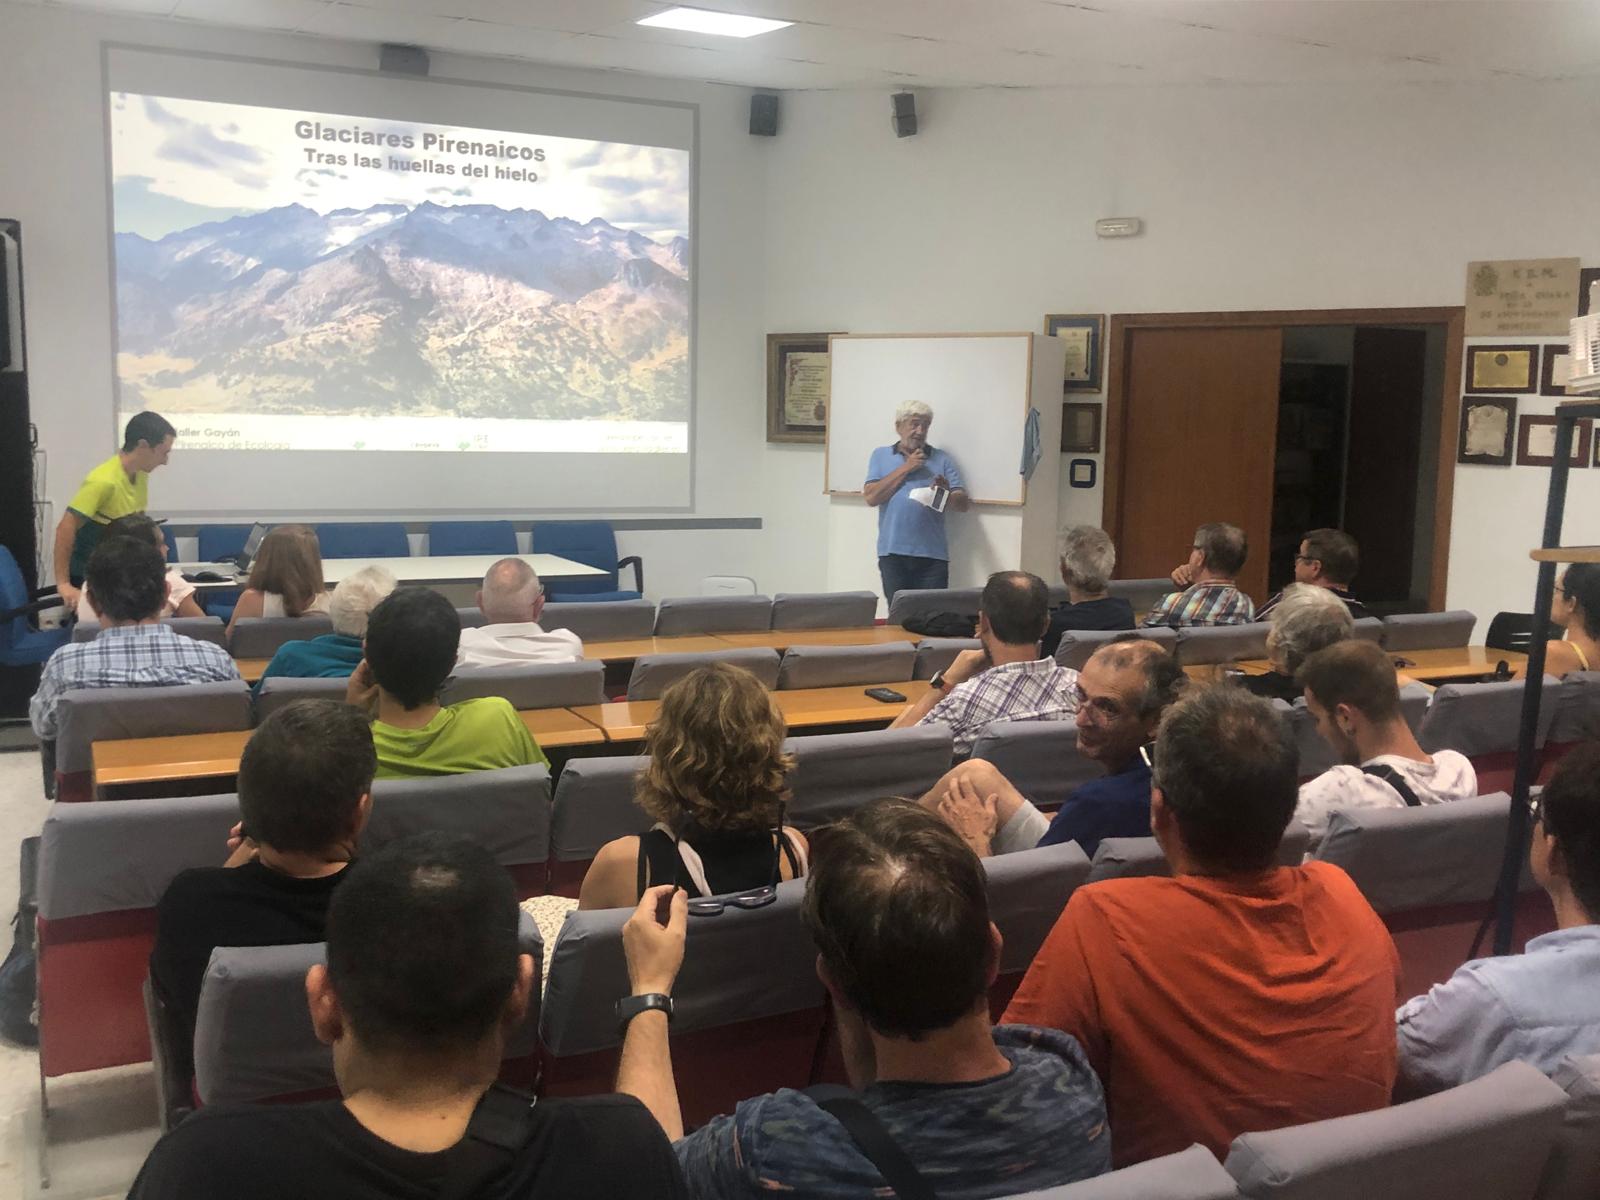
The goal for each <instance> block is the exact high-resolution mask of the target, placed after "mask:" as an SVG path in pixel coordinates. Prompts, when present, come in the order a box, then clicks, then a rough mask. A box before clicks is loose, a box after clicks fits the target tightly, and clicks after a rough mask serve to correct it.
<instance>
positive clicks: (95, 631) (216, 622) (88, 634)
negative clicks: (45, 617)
mask: <svg viewBox="0 0 1600 1200" xmlns="http://www.w3.org/2000/svg"><path fill="white" fill-rule="evenodd" d="M163 624H165V625H166V626H167V627H168V628H170V629H171V630H172V632H173V633H176V634H181V635H182V636H184V637H189V638H194V640H195V641H197V642H210V643H212V645H215V646H226V645H227V644H228V636H227V634H228V627H227V626H226V625H224V624H223V623H222V619H221V618H220V617H173V618H172V619H171V620H169V621H165V622H163ZM103 628H105V627H104V626H103V625H101V624H100V623H99V622H98V621H79V622H78V623H77V624H76V625H74V626H73V627H72V640H73V641H75V642H92V641H94V639H95V638H96V637H97V636H99V633H100V630H101V629H103Z"/></svg>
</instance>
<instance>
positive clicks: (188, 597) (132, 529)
mask: <svg viewBox="0 0 1600 1200" xmlns="http://www.w3.org/2000/svg"><path fill="white" fill-rule="evenodd" d="M103 536H104V537H108V538H111V537H131V538H142V539H144V540H145V541H147V542H149V543H150V544H151V545H152V546H154V547H155V548H156V549H157V550H159V551H161V559H162V561H163V562H165V561H166V558H167V539H166V538H164V537H163V536H162V535H161V526H159V525H157V524H156V523H155V521H153V520H152V519H151V518H149V517H147V516H145V515H144V513H130V514H129V515H128V516H126V517H118V518H117V519H116V520H115V521H112V522H111V523H110V524H109V525H107V526H106V531H105V533H104V535H103ZM88 586H89V585H88V583H87V582H86V583H85V584H84V588H85V590H84V591H83V592H81V593H80V594H79V603H78V620H79V621H80V622H81V623H83V624H84V625H98V624H99V623H100V614H99V613H98V612H97V611H95V607H94V598H93V597H92V596H90V595H89V593H88V590H87V589H88ZM161 615H162V616H163V617H203V616H205V615H206V614H205V610H204V609H202V608H201V607H200V605H199V604H198V603H196V601H195V598H194V584H192V583H190V582H189V581H188V580H187V579H185V578H184V577H183V572H182V571H180V570H178V568H177V567H168V568H167V602H166V603H165V604H164V605H162V607H161Z"/></svg>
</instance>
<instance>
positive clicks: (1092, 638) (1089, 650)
mask: <svg viewBox="0 0 1600 1200" xmlns="http://www.w3.org/2000/svg"><path fill="white" fill-rule="evenodd" d="M1130 632H1131V633H1133V634H1135V635H1136V636H1138V637H1141V638H1144V639H1145V641H1148V642H1154V643H1156V645H1158V646H1160V647H1162V648H1163V649H1164V650H1166V652H1167V653H1168V654H1172V653H1175V652H1176V651H1177V648H1178V631H1177V630H1176V629H1169V628H1167V627H1166V626H1164V625H1163V626H1157V627H1156V628H1153V629H1134V630H1127V629H1069V630H1067V631H1066V632H1065V633H1063V634H1062V635H1061V644H1060V645H1059V646H1057V647H1056V662H1058V663H1060V664H1061V665H1062V666H1063V667H1071V668H1072V669H1073V670H1074V671H1081V670H1083V664H1084V663H1086V662H1088V661H1089V659H1090V658H1092V657H1093V656H1094V652H1095V651H1096V650H1098V649H1100V647H1102V646H1106V645H1109V644H1110V643H1112V642H1114V641H1116V640H1117V639H1118V638H1125V637H1127V636H1128V634H1129V633H1130Z"/></svg>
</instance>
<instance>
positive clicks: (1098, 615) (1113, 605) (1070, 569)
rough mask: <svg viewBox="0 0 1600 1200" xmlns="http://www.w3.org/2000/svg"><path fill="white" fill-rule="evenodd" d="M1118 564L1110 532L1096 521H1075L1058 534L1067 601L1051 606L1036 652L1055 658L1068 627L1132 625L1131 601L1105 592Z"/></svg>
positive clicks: (1062, 578)
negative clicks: (1042, 636) (1047, 623)
mask: <svg viewBox="0 0 1600 1200" xmlns="http://www.w3.org/2000/svg"><path fill="white" fill-rule="evenodd" d="M1116 566H1117V548H1116V546H1114V545H1113V544H1112V542H1111V535H1110V534H1108V533H1107V532H1106V531H1105V530H1104V529H1101V528H1100V527H1099V526H1098V525H1074V526H1073V527H1072V528H1071V529H1068V530H1065V531H1064V532H1063V533H1062V534H1061V582H1062V583H1064V584H1066V585H1067V603H1065V604H1060V605H1057V606H1056V607H1055V608H1053V609H1051V610H1050V624H1049V626H1048V627H1047V628H1046V629H1045V631H1044V644H1043V645H1041V646H1040V647H1039V653H1040V654H1041V655H1042V656H1044V657H1045V658H1054V657H1055V655H1056V649H1057V648H1058V647H1059V646H1060V645H1061V635H1062V634H1063V633H1065V632H1066V631H1067V630H1069V629H1132V628H1133V626H1134V620H1133V605H1131V604H1129V603H1128V602H1127V601H1126V600H1124V599H1123V598H1122V597H1121V596H1110V595H1107V594H1106V585H1107V583H1109V582H1110V579H1111V572H1112V571H1114V570H1115V569H1116Z"/></svg>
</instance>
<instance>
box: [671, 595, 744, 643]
mask: <svg viewBox="0 0 1600 1200" xmlns="http://www.w3.org/2000/svg"><path fill="white" fill-rule="evenodd" d="M771 628H772V598H771V597H770V596H668V597H667V598H666V599H664V600H662V601H661V606H660V607H659V608H657V609H656V630H655V633H656V636H657V637H677V636H679V635H681V634H686V633H740V632H744V633H750V632H757V631H761V630H767V629H771Z"/></svg>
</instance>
